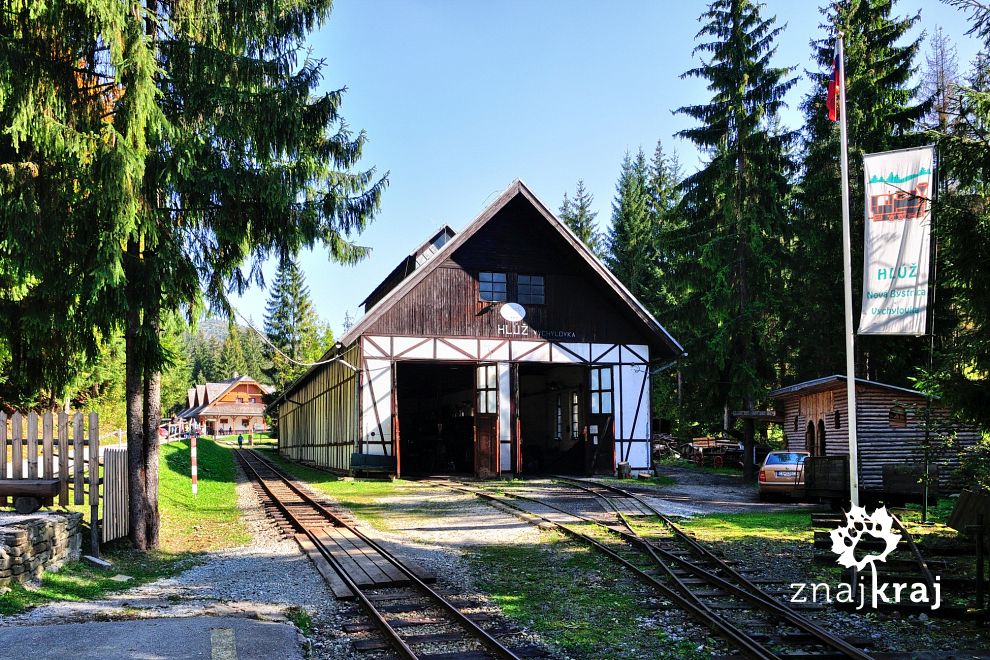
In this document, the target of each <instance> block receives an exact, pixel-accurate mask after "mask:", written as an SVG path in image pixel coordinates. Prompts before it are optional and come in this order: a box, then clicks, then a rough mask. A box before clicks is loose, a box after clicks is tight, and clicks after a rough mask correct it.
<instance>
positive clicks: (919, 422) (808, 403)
mask: <svg viewBox="0 0 990 660" xmlns="http://www.w3.org/2000/svg"><path fill="white" fill-rule="evenodd" d="M770 397H771V398H772V399H774V401H775V402H776V407H777V413H778V416H780V417H782V418H783V425H784V437H785V442H786V447H787V448H788V449H791V450H807V451H809V452H811V454H812V456H834V457H840V456H845V457H848V455H849V423H848V422H849V420H848V412H847V411H848V408H847V401H848V397H847V395H846V377H845V376H840V375H834V376H825V377H824V378H817V379H815V380H809V381H805V382H803V383H797V384H795V385H790V386H788V387H783V388H781V389H778V390H774V391H773V392H771V393H770ZM927 405H928V401H927V399H926V397H925V395H924V394H922V393H921V392H918V391H916V390H912V389H907V388H904V387H896V386H894V385H887V384H885V383H878V382H875V381H870V380H864V379H861V378H857V379H856V437H857V447H858V450H859V452H858V455H859V475H860V476H859V479H860V489H861V490H863V491H864V492H869V491H872V492H875V493H882V492H893V491H895V490H898V489H899V488H903V487H904V484H896V483H892V480H895V479H896V478H897V476H896V475H898V474H904V469H905V468H918V470H914V471H913V473H918V474H923V473H924V468H923V467H922V466H923V465H924V462H925V441H926V424H925V418H926V415H930V419H931V420H932V421H931V423H930V424H928V429H929V434H928V436H929V442H930V448H931V449H930V451H929V457H930V458H931V459H932V463H933V464H934V465H937V466H938V472H939V482H940V485H941V487H942V488H943V489H945V488H951V485H952V484H951V480H952V472H953V471H954V470H955V468H956V467H958V465H959V452H960V451H961V450H962V449H963V448H965V447H967V446H970V445H972V444H974V443H975V442H977V440H979V437H980V433H979V431H977V430H976V429H974V428H971V427H967V426H965V425H962V424H959V423H958V422H955V421H953V419H952V416H951V414H950V412H949V411H948V410H946V409H945V407H944V406H941V405H939V403H938V401H937V400H936V401H934V402H932V405H931V409H930V411H927V412H926V410H927ZM947 436H950V437H951V444H950V445H949V446H948V448H944V447H942V445H943V442H942V441H943V440H944V439H946V438H947ZM919 470H920V471H919ZM840 472H841V471H840ZM885 473H886V479H887V483H886V484H885ZM909 473H912V472H910V471H909ZM914 481H915V482H916V481H917V479H916V478H914Z"/></svg>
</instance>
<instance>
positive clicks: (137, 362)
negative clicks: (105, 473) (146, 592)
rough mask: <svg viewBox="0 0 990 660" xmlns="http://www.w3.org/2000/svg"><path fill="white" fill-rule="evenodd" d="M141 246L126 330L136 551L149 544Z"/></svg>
mask: <svg viewBox="0 0 990 660" xmlns="http://www.w3.org/2000/svg"><path fill="white" fill-rule="evenodd" d="M140 259H141V254H140V246H139V245H138V243H137V241H135V240H129V241H128V243H127V255H126V261H125V268H126V273H127V285H126V289H127V290H126V296H127V305H128V309H127V328H126V330H125V332H124V342H125V344H124V346H125V349H124V350H125V361H126V369H125V372H126V373H125V379H126V385H125V387H126V390H127V491H128V492H127V499H128V505H129V514H130V527H131V534H130V536H131V543H132V544H133V546H134V548H135V549H136V550H141V551H143V550H146V549H147V547H148V543H147V536H146V533H145V532H146V526H145V524H144V520H145V516H146V511H145V509H146V501H147V499H146V498H147V495H146V493H145V487H144V486H145V474H144V473H145V462H144V444H145V443H144V356H143V353H144V351H143V345H142V341H141V336H140V333H141V284H140Z"/></svg>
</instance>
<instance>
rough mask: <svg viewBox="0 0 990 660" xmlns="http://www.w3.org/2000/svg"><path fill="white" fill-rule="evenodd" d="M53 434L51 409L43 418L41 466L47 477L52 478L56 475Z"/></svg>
mask: <svg viewBox="0 0 990 660" xmlns="http://www.w3.org/2000/svg"><path fill="white" fill-rule="evenodd" d="M52 436H53V434H52V411H51V410H49V411H48V412H46V413H45V415H44V417H42V418H41V442H42V445H41V457H42V466H41V467H42V469H43V471H44V473H45V475H44V476H45V479H51V478H52V477H54V476H55V457H54V446H53V444H52V440H53V437H52Z"/></svg>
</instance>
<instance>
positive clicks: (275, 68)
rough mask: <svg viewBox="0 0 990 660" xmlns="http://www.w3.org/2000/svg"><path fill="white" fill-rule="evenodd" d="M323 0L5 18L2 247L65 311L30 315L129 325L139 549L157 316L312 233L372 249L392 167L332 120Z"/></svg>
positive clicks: (98, 6) (157, 371)
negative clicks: (370, 230)
mask: <svg viewBox="0 0 990 660" xmlns="http://www.w3.org/2000/svg"><path fill="white" fill-rule="evenodd" d="M330 8H331V2H330V0H273V1H272V2H269V3H267V4H266V5H265V10H264V11H258V7H257V3H254V2H249V1H248V0H232V1H231V2H227V3H224V5H223V7H222V10H220V11H218V9H217V7H216V6H215V4H212V3H206V4H203V3H197V2H193V1H191V0H179V1H176V2H159V1H158V0H139V1H138V2H133V3H113V2H111V3H106V2H102V3H101V2H90V1H84V2H81V3H47V4H42V5H36V4H35V3H29V2H25V1H23V0H15V2H14V3H12V4H8V6H6V7H5V11H4V12H3V13H2V18H0V21H3V23H2V24H0V28H2V30H3V34H4V36H5V37H6V38H5V39H3V42H2V45H0V58H3V61H2V62H0V88H2V92H3V93H0V98H2V101H0V103H2V104H3V107H2V108H0V119H2V120H3V121H4V125H3V126H0V135H2V136H4V137H3V140H6V142H5V145H6V151H4V152H3V156H2V158H3V163H5V164H7V165H9V166H10V167H9V168H6V169H5V170H4V172H6V173H7V174H6V175H5V178H4V180H5V181H6V182H7V184H6V185H15V186H20V188H19V189H18V190H17V191H15V192H14V194H11V195H9V196H8V195H7V194H5V195H0V197H3V198H4V199H5V200H7V199H10V200H14V203H13V204H11V205H9V206H7V207H6V209H5V211H4V213H5V220H6V221H8V223H9V224H11V225H13V226H15V227H16V228H17V230H18V232H17V237H16V238H17V240H16V241H7V243H6V245H5V246H4V248H5V249H6V250H7V253H8V254H9V255H10V258H11V261H13V262H14V263H15V264H17V263H20V262H30V264H29V265H30V267H31V269H32V270H31V272H27V271H25V269H23V268H21V267H17V268H14V269H13V272H14V273H15V275H16V277H15V278H14V282H13V283H14V284H15V286H16V285H19V284H21V283H23V282H34V283H35V285H34V289H35V292H36V293H37V300H38V301H39V302H45V301H46V298H45V296H48V297H51V296H53V295H54V292H56V291H59V290H61V295H60V297H59V300H60V301H63V302H61V303H60V305H61V306H62V307H64V308H65V309H62V310H59V306H60V305H55V304H51V305H47V304H45V305H38V307H37V309H40V310H46V311H47V313H49V314H56V313H57V314H58V315H59V318H68V319H69V320H70V321H72V320H74V318H75V317H74V315H77V316H78V318H79V319H81V320H82V321H83V322H82V323H76V324H71V323H70V324H69V325H71V326H72V328H73V330H72V331H73V332H78V333H80V334H82V335H83V339H86V335H88V334H92V328H93V326H94V325H95V326H98V327H105V326H116V327H123V329H124V331H125V347H126V348H125V351H126V355H127V367H126V397H127V432H128V458H129V480H128V488H129V489H130V493H129V498H128V499H129V504H130V529H131V540H132V543H133V545H134V546H135V548H137V549H139V550H145V549H146V548H148V547H155V546H156V545H157V543H158V529H159V516H158V511H157V498H158V493H157V489H158V434H157V429H158V425H159V421H160V417H161V373H162V366H163V364H164V363H165V362H166V360H167V355H166V352H165V350H164V349H163V345H162V339H161V333H162V323H163V319H162V310H163V309H180V308H181V309H186V310H188V311H189V312H190V313H191V314H192V313H196V312H197V311H198V308H199V307H200V305H201V303H202V298H203V294H204V292H205V302H206V303H207V304H208V305H209V306H210V307H212V308H213V309H214V310H216V311H219V312H221V313H225V314H227V315H229V311H230V309H229V303H228V301H227V297H226V296H227V294H228V293H229V292H230V291H234V292H237V293H241V292H243V290H244V289H245V288H246V287H247V286H248V285H249V284H251V283H257V284H260V283H261V281H260V276H261V275H260V273H261V270H260V268H258V267H257V266H258V263H259V262H261V261H263V260H264V259H266V258H268V257H269V256H272V255H274V256H275V257H277V258H280V259H284V258H287V257H289V256H291V255H294V254H295V253H296V252H297V251H298V250H299V249H300V248H302V247H309V246H313V245H315V244H316V243H320V244H322V245H324V246H326V248H327V250H328V252H329V256H330V258H331V259H334V260H337V261H344V262H351V261H353V260H355V259H358V258H360V257H362V256H363V255H364V254H365V253H366V250H365V249H364V248H361V247H359V246H356V245H354V244H353V243H352V242H351V240H350V239H351V238H352V237H353V236H354V235H355V234H356V233H358V232H360V231H361V230H362V229H363V228H364V226H365V225H366V223H367V222H368V221H369V220H370V219H371V218H372V217H373V215H374V213H375V212H376V210H377V208H378V206H379V202H380V197H381V193H382V191H383V189H384V187H385V184H386V181H385V179H384V178H380V177H378V176H377V175H376V174H375V172H374V171H373V170H365V171H354V170H353V168H354V167H355V166H356V165H357V163H358V160H359V158H360V156H361V150H362V147H363V144H364V140H365V137H364V134H363V133H358V134H353V133H352V132H351V131H350V130H349V129H348V128H347V126H346V125H345V124H344V122H343V120H342V118H341V116H340V105H341V100H342V91H343V90H337V91H330V92H327V93H322V94H318V93H316V89H317V87H318V85H319V84H320V77H321V74H322V69H323V66H324V64H323V62H322V61H314V60H311V59H309V58H307V57H306V56H305V53H306V50H305V48H306V45H305V40H306V37H307V35H308V34H309V32H310V31H311V30H313V29H314V28H316V27H318V26H319V25H320V24H322V23H323V22H324V21H325V20H326V19H327V18H328V16H329V13H330ZM39 146H41V147H43V149H42V151H41V152H39V151H38V150H37V149H38V147H39ZM36 172H37V176H36V175H35V173H36ZM0 185H3V184H2V183H0ZM38 200H50V201H51V202H50V206H51V207H52V208H44V207H45V204H39V203H38ZM17 205H19V206H22V207H24V208H25V209H26V210H27V211H29V214H28V215H27V216H23V215H22V214H19V213H18V212H17V209H16V208H14V206H17ZM63 211H68V213H63ZM32 217H34V218H41V219H42V220H43V222H41V223H32V222H31V221H30V218H32ZM60 236H65V237H72V240H66V241H62V242H60V243H59V244H55V243H54V242H53V245H52V250H51V254H50V255H49V256H50V257H51V258H50V262H51V263H50V264H48V265H46V264H44V263H41V262H42V261H43V259H44V256H41V257H39V258H33V259H32V257H30V256H28V255H29V253H30V252H32V251H34V250H36V246H37V245H38V244H39V243H40V242H43V241H48V240H51V239H52V237H60ZM2 257H3V255H2V254H0V258H2ZM25 275H29V277H25ZM39 280H40V282H39ZM67 285H71V287H72V289H71V290H70V291H68V294H69V295H68V299H69V300H70V301H73V302H71V303H70V304H69V305H65V303H64V301H65V300H66V298H67V297H66V295H65V293H66V291H65V289H66V288H67ZM53 300H54V299H53ZM43 322H44V319H42V324H43ZM59 322H61V321H59ZM42 324H39V326H41V325H42ZM70 337H71V336H70ZM30 339H31V340H32V341H33V340H34V336H31V337H30ZM89 343H90V344H92V343H93V342H92V341H90V342H89ZM15 348H16V347H15ZM70 348H75V347H74V346H70ZM28 352H29V353H31V354H40V353H41V350H40V347H39V346H37V345H35V346H34V347H33V348H31V349H30V350H29V351H28Z"/></svg>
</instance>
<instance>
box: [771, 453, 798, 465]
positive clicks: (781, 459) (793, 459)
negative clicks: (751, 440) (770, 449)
mask: <svg viewBox="0 0 990 660" xmlns="http://www.w3.org/2000/svg"><path fill="white" fill-rule="evenodd" d="M806 458H808V456H807V454H769V455H768V456H767V463H766V464H767V465H794V464H801V463H804V459H806Z"/></svg>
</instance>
